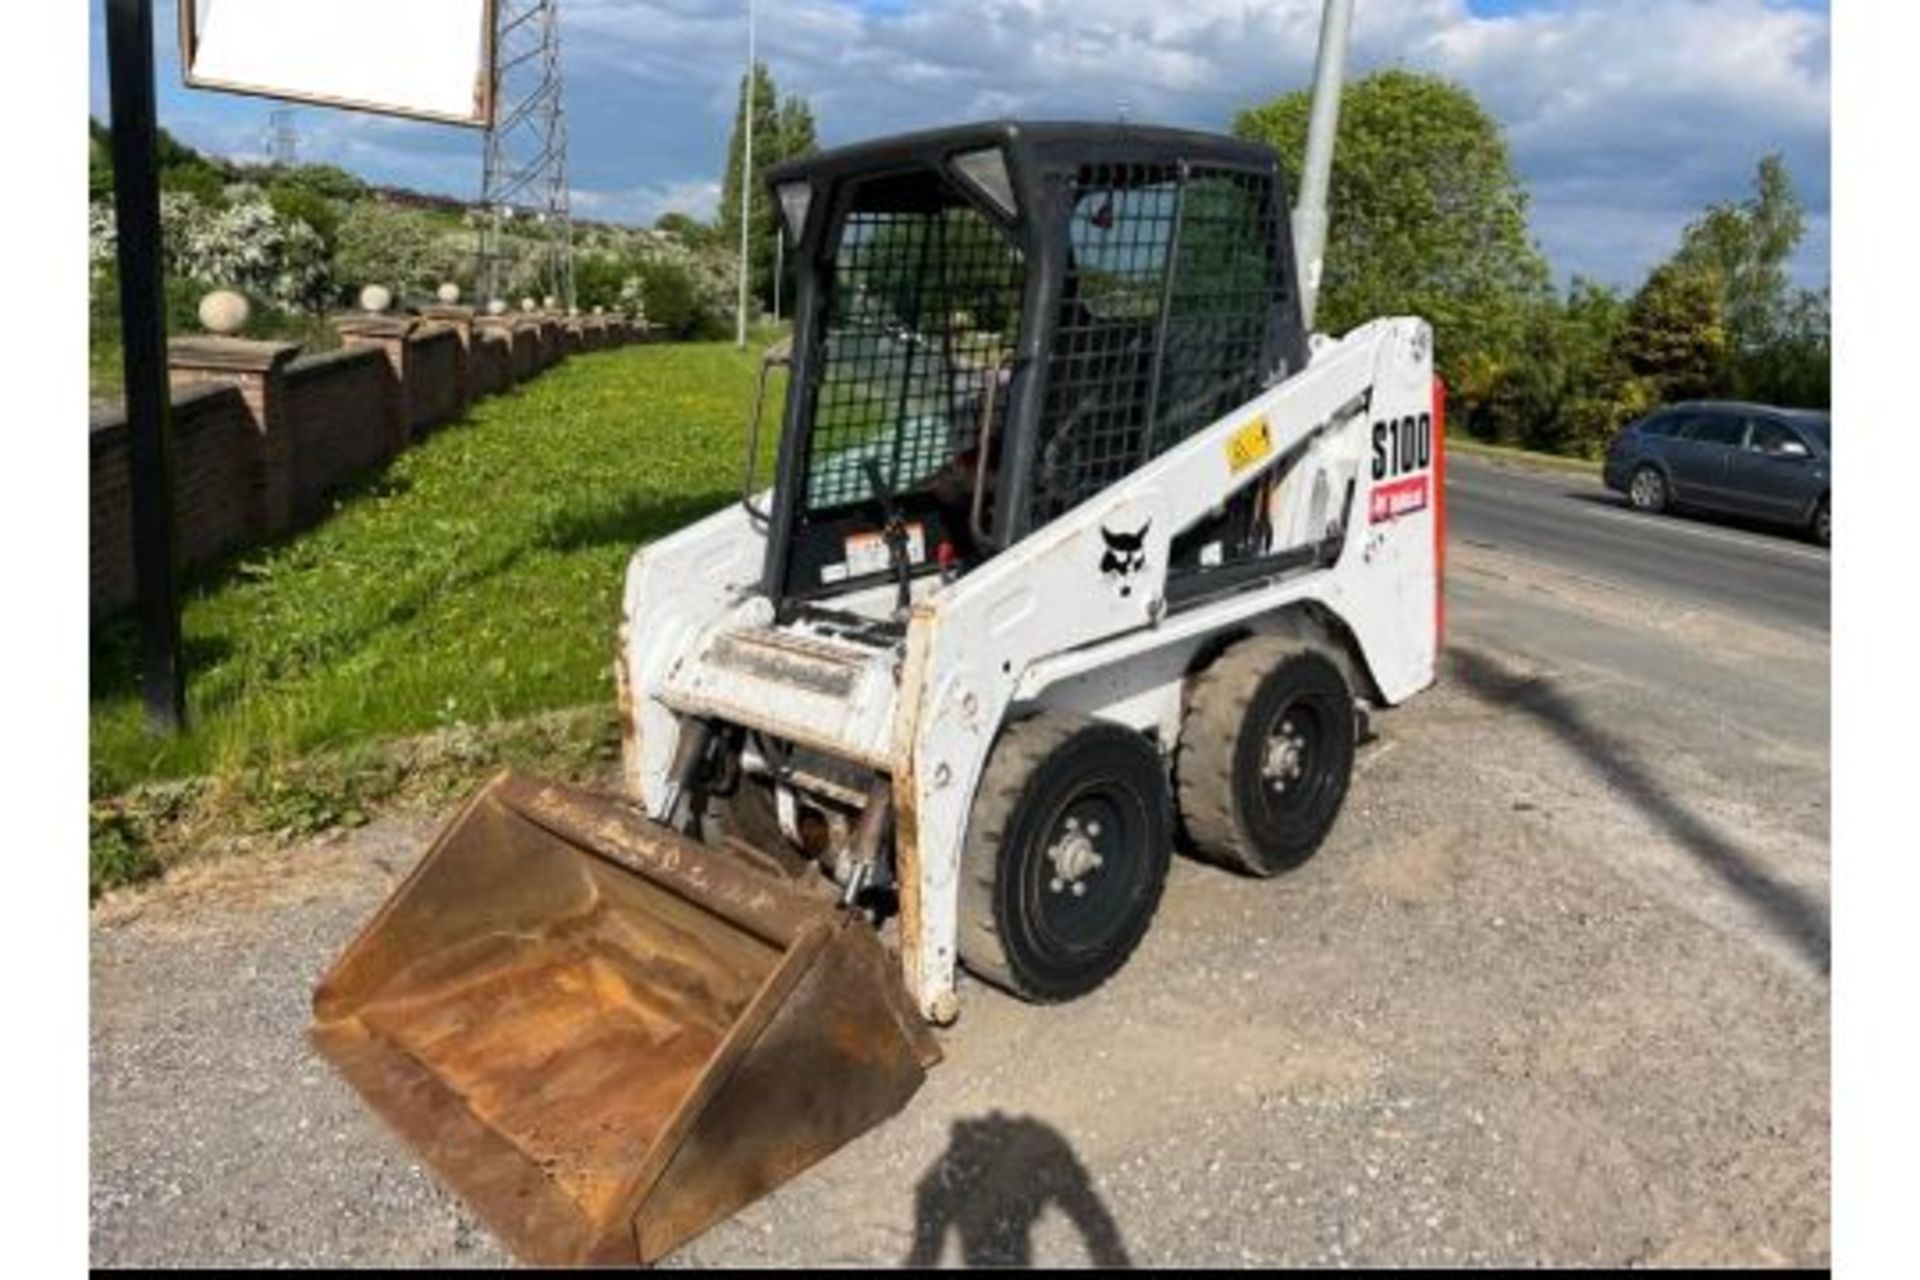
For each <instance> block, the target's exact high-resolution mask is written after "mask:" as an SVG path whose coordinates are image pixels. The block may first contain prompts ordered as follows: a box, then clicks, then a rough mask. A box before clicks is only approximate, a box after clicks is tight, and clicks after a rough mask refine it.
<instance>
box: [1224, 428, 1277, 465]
mask: <svg viewBox="0 0 1920 1280" xmlns="http://www.w3.org/2000/svg"><path fill="white" fill-rule="evenodd" d="M1272 452H1273V436H1272V434H1271V433H1270V432H1268V430H1267V418H1266V415H1265V414H1262V415H1260V416H1259V417H1257V418H1255V419H1254V420H1253V421H1252V422H1249V423H1248V424H1247V425H1246V426H1244V427H1242V428H1240V429H1239V430H1238V431H1236V432H1234V433H1233V435H1232V436H1231V437H1230V438H1229V439H1228V440H1227V466H1228V467H1229V468H1231V469H1232V471H1233V473H1234V474H1235V475H1238V474H1239V473H1240V472H1242V471H1245V470H1246V469H1247V468H1248V467H1250V466H1252V465H1253V464H1254V463H1256V462H1259V461H1260V460H1261V459H1263V458H1265V457H1266V456H1267V455H1268V454H1270V453H1272Z"/></svg>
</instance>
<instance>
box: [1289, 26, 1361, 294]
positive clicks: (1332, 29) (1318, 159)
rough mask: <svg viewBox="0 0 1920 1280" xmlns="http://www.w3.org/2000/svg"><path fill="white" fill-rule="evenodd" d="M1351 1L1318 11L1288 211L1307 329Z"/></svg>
mask: <svg viewBox="0 0 1920 1280" xmlns="http://www.w3.org/2000/svg"><path fill="white" fill-rule="evenodd" d="M1352 29H1353V0H1326V3H1325V4H1324V6H1323V7H1322V8H1321V10H1320V51H1319V54H1318V56H1317V57H1316V58H1315V60H1314V66H1313V108H1312V111H1311V112H1310V113H1309V114H1308V116H1307V156H1306V163H1305V166H1304V171H1303V172H1302V173H1301V175H1300V199H1299V202H1298V203H1297V204H1295V205H1294V208H1293V259H1294V265H1295V268H1296V269H1297V270H1298V271H1299V272H1300V320H1301V323H1302V324H1304V325H1305V326H1306V327H1307V329H1308V330H1309V331H1311V330H1312V328H1313V315H1314V311H1315V309H1316V307H1317V305H1318V303H1319V301H1320V271H1321V266H1322V264H1323V262H1324V260H1325V256H1326V250H1327V186H1328V182H1329V180H1330V178H1331V177H1332V174H1333V143H1334V139H1335V137H1336V136H1337V135H1338V134H1339V132H1340V89H1341V85H1342V82H1343V81H1344V79H1345V73H1346V65H1347V36H1348V34H1349V33H1350V32H1351V31H1352Z"/></svg>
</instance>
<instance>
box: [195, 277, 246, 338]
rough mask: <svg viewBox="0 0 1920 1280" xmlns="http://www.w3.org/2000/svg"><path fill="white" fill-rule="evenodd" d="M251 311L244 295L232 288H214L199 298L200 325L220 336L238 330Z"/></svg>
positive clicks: (225, 335) (234, 332) (243, 326)
mask: <svg viewBox="0 0 1920 1280" xmlns="http://www.w3.org/2000/svg"><path fill="white" fill-rule="evenodd" d="M252 313H253V308H252V306H251V305H250V304H249V303H248V302H247V297H246V295H245V294H243V293H236V292H234V291H233V290H232V289H215V290H214V291H213V292H212V293H210V294H208V295H207V296H206V297H204V298H202V299H200V327H201V328H203V329H205V330H206V331H207V332H208V333H217V334H219V335H220V336H222V337H231V336H232V335H233V334H236V333H238V332H240V330H241V329H243V328H245V327H246V323H247V317H248V316H249V315H251V314H252Z"/></svg>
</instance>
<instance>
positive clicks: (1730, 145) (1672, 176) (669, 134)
mask: <svg viewBox="0 0 1920 1280" xmlns="http://www.w3.org/2000/svg"><path fill="white" fill-rule="evenodd" d="M170 8H171V6H162V9H163V11H164V10H168V9H170ZM760 8H761V14H760V31H759V36H760V40H759V51H760V55H761V57H762V59H763V60H764V61H766V62H767V63H768V64H769V66H770V67H771V68H772V71H773V74H774V76H775V78H776V79H777V80H778V82H779V83H780V85H781V87H782V88H783V89H784V90H787V91H789V92H799V93H803V94H805V95H806V96H807V97H808V98H809V99H810V101H811V102H812V104H813V107H814V110H815V115H816V118H817V120H818V123H819V127H820V132H821V137H822V141H823V142H824V143H826V144H828V145H832V144H834V143H840V142H851V141H854V140H857V139H860V138H865V137H871V136H875V135H879V134H884V133H890V132H894V131H898V130H902V129H910V128H919V127H926V126H930V125H935V124H941V123H951V122H955V121H959V120H965V119H977V118H981V117H990V116H997V115H1023V116H1029V117H1043V118H1044V117H1053V118H1061V117H1081V118H1093V119H1109V118H1113V117H1115V116H1116V115H1118V114H1119V112H1120V111H1121V110H1122V109H1123V107H1124V109H1125V110H1126V112H1127V114H1128V116H1129V118H1131V119H1135V120H1141V121H1154V122H1164V123H1169V124H1182V125H1189V126H1194V127H1199V128H1211V129H1224V128H1226V127H1228V126H1229V125H1230V123H1231V121H1232V117H1233V115H1234V113H1235V112H1236V111H1237V110H1239V109H1241V108H1243V107H1245V106H1248V105H1251V104H1253V103H1256V102H1259V101H1262V100H1264V99H1266V98H1269V97H1271V96H1273V95H1275V94H1277V93H1281V92H1285V91H1287V90H1289V89H1294V88H1298V87H1300V86H1301V85H1304V84H1305V83H1306V82H1307V80H1308V77H1309V75H1310V73H1311V65H1312V58H1313V51H1314V45H1315V37H1316V33H1317V27H1318V21H1319V12H1320V0H1265V2H1261V3H1255V2H1253V0H1101V2H1100V3H1098V4H1088V3H1086V0H919V2H918V3H913V4H888V5H885V6H876V5H875V4H874V3H873V2H872V0H790V2H787V3H771V2H767V0H763V2H762V4H761V6H760ZM744 9H745V5H744V3H728V4H725V5H722V6H715V5H714V4H712V3H709V2H708V0H565V2H564V3H563V4H562V6H561V12H562V22H563V32H562V42H563V57H564V59H565V65H566V70H567V76H568V92H567V117H568V125H569V130H570V132H571V135H572V142H573V145H572V148H571V153H570V165H571V174H570V176H571V178H572V181H573V182H574V183H575V184H576V185H575V190H576V191H577V192H578V193H579V195H580V199H581V200H582V202H583V203H582V212H583V213H588V214H590V216H606V217H627V216H633V217H636V218H638V219H644V220H648V221H650V220H651V218H652V216H657V214H658V213H659V212H662V211H664V210H665V209H666V208H671V207H676V202H684V203H683V204H680V205H679V206H678V207H685V208H687V209H688V210H689V211H691V212H703V211H706V210H709V209H711V207H712V203H713V199H714V188H715V186H716V185H717V183H718V180H719V177H720V171H721V167H722V164H723V161H724V157H725V148H726V140H727V131H728V128H729V126H730V124H731V121H732V117H733V112H734V109H735V99H736V95H737V93H738V88H739V80H738V77H739V74H740V69H741V64H742V60H743V58H744V54H745V48H744V45H745V34H746V32H745V24H744ZM1355 22H1356V27H1355V32H1354V63H1355V65H1354V68H1353V70H1354V71H1355V72H1356V73H1363V72H1365V71H1369V70H1374V69H1378V68H1381V67H1387V66H1396V65H1398V66H1406V67H1409V68H1412V69H1417V70H1427V71H1436V72H1439V73H1441V74H1443V75H1446V76H1449V77H1451V78H1454V79H1457V80H1459V81H1461V82H1462V83H1464V84H1466V85H1467V86H1468V87H1469V88H1471V89H1472V90H1473V91H1474V93H1475V94H1476V95H1477V96H1478V97H1479V98H1480V99H1481V101H1482V102H1484V103H1485V104H1486V105H1487V106H1488V108H1489V109H1490V110H1492V111H1493V112H1494V114H1495V115H1496V116H1497V117H1498V118H1499V119H1500V120H1501V121H1502V122H1503V123H1504V124H1505V126H1506V128H1507V134H1508V138H1509V141H1510V143H1511V146H1512V150H1513V154H1514V158H1515V162H1516V165H1517V167H1518V169H1519V171H1520V173H1521V176H1522V177H1523V178H1524V179H1525V181H1526V182H1527V184H1528V186H1529V188H1530V190H1531V192H1532V196H1533V202H1532V216H1533V228H1534V232H1535V234H1536V236H1537V237H1538V238H1539V239H1540V240H1541V241H1542V243H1543V245H1544V247H1545V248H1546V249H1547V251H1548V253H1549V255H1550V257H1551V258H1552V259H1553V261H1554V263H1555V265H1556V267H1558V268H1559V269H1560V270H1561V271H1562V272H1567V271H1574V270H1578V271H1582V272H1585V273H1587V274H1591V275H1597V276H1599V277H1600V278H1602V279H1605V280H1609V281H1612V282H1615V283H1620V284H1632V283H1633V282H1635V281H1636V280H1637V279H1638V278H1639V277H1640V275H1641V274H1642V273H1643V272H1644V271H1645V270H1646V269H1647V267H1648V266H1650V265H1651V264H1652V263H1653V262H1654V261H1655V260H1656V259H1658V258H1659V257H1661V256H1663V255H1664V254H1665V253H1666V252H1667V251H1669V250H1670V249H1671V247H1672V245H1673V243H1674V240H1675V237H1676V236H1677V235H1678V233H1679V230H1680V228H1681V227H1682V226H1683V225H1684V224H1685V222H1686V221H1687V220H1688V219H1689V218H1690V217H1692V216H1693V215H1694V214H1695V213H1697V212H1698V210H1699V209H1700V208H1701V206H1703V205H1704V204H1706V203H1707V202H1708V201H1711V200H1722V199H1733V198H1738V197H1740V196H1742V195H1744V194H1745V192H1746V189H1747V185H1748V182H1749V180H1750V177H1751V174H1752V171H1753V166H1754V163H1755V162H1756V161H1757V160H1758V158H1759V157H1760V156H1761V155H1762V154H1764V153H1765V152H1767V151H1770V150H1779V151H1782V152H1784V153H1785V154H1786V156H1787V159H1788V163H1789V166H1790V167H1791V169H1792V171H1793V174H1794V177H1795V180H1796V182H1797V183H1798V185H1799V188H1800V191H1801V194H1802V196H1803V198H1804V199H1805V201H1806V203H1807V205H1808V208H1809V212H1810V214H1811V215H1812V216H1811V217H1810V228H1811V229H1810V234H1809V235H1808V237H1807V242H1806V243H1805V245H1803V247H1802V250H1801V254H1800V258H1799V261H1798V263H1797V269H1798V272H1799V274H1800V275H1801V277H1802V278H1803V279H1806V280H1809V281H1821V280H1824V279H1825V278H1826V275H1827V253H1826V250H1827V236H1826V234H1825V227H1826V215H1827V212H1828V199H1829V196H1828V176H1827V168H1828V164H1829V155H1830V147H1829V140H1828V129H1829V120H1828V115H1829V112H1828V98H1829V73H1828V60H1829V59H1828V39H1829V27H1830V22H1829V19H1828V16H1827V14H1826V13H1825V12H1824V11H1822V10H1818V9H1809V8H1807V7H1805V6H1801V5H1787V4H1783V3H1780V2H1779V0H1542V3H1541V4H1539V5H1537V6H1533V7H1528V8H1524V9H1522V10H1520V11H1518V12H1513V13H1504V14H1500V15H1497V16H1479V15H1476V14H1475V13H1474V12H1473V11H1472V10H1471V8H1470V7H1469V5H1468V4H1467V2H1466V0H1364V2H1363V3H1360V4H1358V5H1357V6H1356V18H1355ZM96 43H97V41H96ZM169 43H170V41H168V40H167V39H166V38H165V36H164V35H163V37H162V42H161V44H162V50H163V57H165V56H166V52H167V46H168V44H169ZM161 74H162V81H163V85H162V91H163V121H164V122H165V123H167V124H168V126H169V127H170V128H176V129H178V131H179V132H181V133H182V136H184V137H186V138H187V139H188V140H190V141H196V142H202V143H204V144H209V145H215V146H217V147H221V148H222V149H229V148H230V149H234V150H248V151H257V150H259V148H260V142H259V139H260V138H261V137H262V136H263V132H262V131H263V126H264V119H265V114H266V111H267V110H268V109H270V104H265V103H254V104H251V106H243V105H239V104H240V103H241V100H236V99H221V100H218V101H216V99H219V98H220V96H219V95H211V94H189V93H184V92H183V91H179V90H177V89H170V88H169V87H168V86H167V84H166V83H165V82H166V81H167V80H168V79H169V78H171V76H176V75H177V70H172V69H163V71H162V73H161ZM96 88H97V86H96ZM98 96H100V95H98V94H97V93H96V97H98ZM249 113H250V114H249ZM301 127H302V130H303V133H305V134H306V135H307V136H306V138H305V140H304V145H303V148H302V150H303V154H304V155H306V156H307V157H309V158H312V159H324V160H335V161H338V162H340V163H343V164H346V165H348V166H349V167H356V168H362V169H363V170H365V171H366V172H368V173H369V175H370V176H374V177H376V178H377V179H379V180H382V181H396V182H405V183H410V184H413V185H418V186H422V187H427V188H430V189H435V190H441V191H451V192H462V193H472V192H473V191H474V190H476V189H477V187H478V185H479V146H478V139H477V138H476V137H475V136H474V135H473V134H471V133H466V132H463V131H461V130H457V129H446V128H435V127H432V126H425V125H414V124H406V123H398V122H392V121H381V120H372V119H369V118H366V117H353V116H348V115H345V114H344V113H334V112H326V111H319V110H313V111H302V112H301ZM596 202H597V203H596ZM589 204H594V205H595V207H594V208H593V209H589V208H588V207H587V206H588V205H589ZM1334 216H1336V217H1338V216H1339V211H1338V210H1335V211H1334Z"/></svg>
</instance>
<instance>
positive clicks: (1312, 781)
mask: <svg viewBox="0 0 1920 1280" xmlns="http://www.w3.org/2000/svg"><path fill="white" fill-rule="evenodd" d="M1334 721H1335V717H1334V716H1333V715H1331V714H1330V713H1329V711H1328V709H1327V707H1326V706H1325V705H1324V699H1322V698H1320V697H1318V696H1315V695H1311V694H1307V695H1302V696H1300V697H1296V698H1293V699H1291V700H1289V701H1288V702H1286V703H1284V704H1282V706H1281V707H1280V709H1279V710H1278V711H1277V712H1275V713H1274V715H1273V716H1272V717H1271V719H1269V720H1268V722H1267V729H1266V733H1265V734H1264V735H1263V737H1262V739H1261V740H1260V743H1259V746H1258V751H1259V755H1258V757H1257V759H1256V760H1255V761H1254V766H1255V769H1254V776H1255V778H1257V779H1258V785H1257V787H1256V788H1255V794H1257V795H1258V796H1259V800H1260V807H1261V810H1262V816H1263V817H1264V818H1265V819H1266V822H1267V823H1268V824H1270V825H1271V827H1272V828H1275V829H1286V828H1292V827H1297V826H1300V825H1302V824H1304V823H1306V822H1310V821H1311V820H1312V818H1313V815H1314V814H1315V812H1316V810H1317V809H1318V808H1319V807H1320V806H1321V805H1322V804H1324V803H1325V801H1326V797H1327V795H1328V792H1329V790H1330V789H1331V788H1332V787H1333V786H1334V785H1335V784H1336V783H1337V781H1338V778H1337V775H1336V774H1335V771H1334V769H1333V768H1332V765H1333V754H1334V753H1333V751H1332V746H1333V743H1332V741H1331V739H1330V736H1329V735H1330V733H1331V730H1332V726H1333V724H1334Z"/></svg>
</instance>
